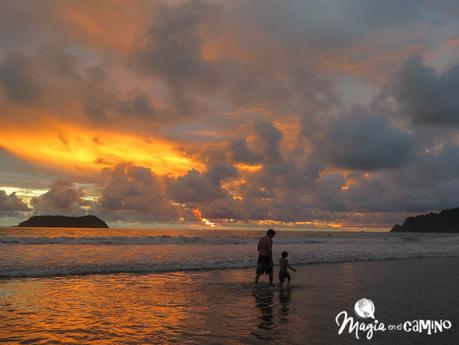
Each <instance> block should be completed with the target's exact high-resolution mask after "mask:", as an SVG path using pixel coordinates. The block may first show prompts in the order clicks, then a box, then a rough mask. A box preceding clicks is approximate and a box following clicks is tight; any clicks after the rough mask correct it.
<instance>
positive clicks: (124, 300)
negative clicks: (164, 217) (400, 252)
mask: <svg viewBox="0 0 459 345" xmlns="http://www.w3.org/2000/svg"><path fill="white" fill-rule="evenodd" d="M253 271H254V270H253V269H235V270H216V271H200V272H175V273H155V274H112V275H88V276H73V277H55V278H24V279H4V280H1V281H0V342H1V343H8V344H21V343H23V344H25V343H27V344H64V343H65V344H83V343H84V344H145V343H149V344H168V343H179V344H265V343H270V344H355V343H356V342H357V343H371V344H457V343H458V341H459V324H458V321H459V320H458V319H459V318H458V315H459V312H458V310H459V258H438V259H430V258H429V259H410V260H394V261H375V262H352V263H339V264H315V265H305V266H299V267H298V272H293V273H292V279H293V280H292V286H291V288H290V289H283V290H280V289H279V288H278V287H275V288H273V289H271V288H269V287H268V286H267V284H266V283H261V284H259V285H258V286H254V285H253V284H252V283H251V282H252V280H253V273H254V272H253ZM276 274H277V272H276ZM266 278H267V277H264V281H265V282H266ZM276 280H277V277H276ZM362 297H366V298H370V299H371V300H372V301H373V302H374V303H375V307H376V312H375V317H376V318H377V319H378V320H379V321H380V322H384V323H386V324H390V323H394V324H395V323H399V322H402V321H406V320H418V319H429V320H437V319H443V320H445V319H448V320H450V321H451V322H452V328H451V329H450V330H447V331H444V332H443V333H441V334H440V333H439V334H434V335H431V336H428V335H426V334H419V333H413V332H411V333H406V332H403V331H399V332H396V331H393V332H376V334H375V335H374V336H373V338H372V340H371V341H368V340H366V339H364V337H365V333H364V332H362V333H360V334H361V338H363V339H361V340H359V341H357V340H356V339H355V336H354V334H342V335H338V326H337V325H336V323H335V317H336V315H337V314H338V313H339V312H340V311H343V310H345V311H347V312H348V313H349V315H352V316H355V315H354V313H353V306H354V303H355V302H356V300H358V299H360V298H362Z"/></svg>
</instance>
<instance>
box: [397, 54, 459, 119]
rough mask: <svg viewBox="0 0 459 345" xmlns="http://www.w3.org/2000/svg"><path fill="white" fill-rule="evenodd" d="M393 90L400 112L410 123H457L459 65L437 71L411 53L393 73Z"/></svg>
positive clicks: (458, 109)
mask: <svg viewBox="0 0 459 345" xmlns="http://www.w3.org/2000/svg"><path fill="white" fill-rule="evenodd" d="M393 93H394V97H395V99H396V100H397V102H398V103H399V104H400V106H401V109H400V115H401V116H406V117H407V118H408V119H409V120H410V121H411V122H412V123H413V124H414V125H424V126H458V125H459V65H454V66H451V67H449V68H448V69H446V70H445V71H443V72H441V73H440V72H436V71H435V70H434V68H433V67H429V66H426V64H425V63H424V62H423V61H422V59H421V58H420V57H413V58H411V59H409V60H408V61H406V62H405V63H404V64H403V66H402V68H401V70H400V72H399V74H398V75H397V76H396V80H395V82H394V89H393Z"/></svg>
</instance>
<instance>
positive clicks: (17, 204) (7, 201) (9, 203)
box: [0, 190, 30, 212]
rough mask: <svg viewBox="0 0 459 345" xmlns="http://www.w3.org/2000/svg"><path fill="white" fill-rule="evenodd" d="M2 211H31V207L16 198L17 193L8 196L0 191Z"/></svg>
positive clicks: (0, 210)
mask: <svg viewBox="0 0 459 345" xmlns="http://www.w3.org/2000/svg"><path fill="white" fill-rule="evenodd" d="M2 211H30V209H29V207H28V206H27V205H26V204H25V203H24V202H23V201H22V200H21V199H19V198H18V197H17V196H16V193H11V194H9V195H8V194H6V192H5V191H3V190H0V212H2Z"/></svg>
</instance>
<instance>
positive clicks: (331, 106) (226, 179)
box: [0, 0, 459, 228]
mask: <svg viewBox="0 0 459 345" xmlns="http://www.w3.org/2000/svg"><path fill="white" fill-rule="evenodd" d="M458 11H459V5H458V3H457V1H452V0H445V1H435V2H432V1H414V0H408V1H403V2H400V1H396V0H389V1H372V0H371V1H369V0H356V1H353V2H351V3H347V2H346V3H345V2H342V1H338V0H331V1H326V2H325V1H319V0H317V1H315V0H313V1H303V0H292V1H288V2H279V1H271V0H254V1H239V0H235V1H220V0H216V1H206V0H184V1H155V2H145V1H136V0H133V1H124V0H111V1H106V0H98V1H92V2H90V3H89V2H66V1H54V0H44V1H40V2H39V3H38V2H33V3H29V2H28V3H25V2H23V1H9V0H3V1H1V0H0V41H1V42H2V43H1V44H0V114H1V115H0V190H4V191H8V193H5V192H3V194H0V209H7V208H8V209H11V212H23V211H27V209H28V206H27V205H30V207H32V209H33V210H32V211H33V212H35V213H61V214H82V213H86V212H95V213H97V214H99V215H102V216H103V217H104V218H106V219H108V220H109V221H112V222H116V221H118V220H121V221H127V222H131V223H137V224H139V223H143V222H144V223H148V224H152V223H154V222H172V223H179V224H184V223H186V222H196V221H197V222H199V223H200V224H211V223H209V222H217V223H218V224H220V225H221V224H224V225H228V224H234V223H240V224H247V225H251V224H266V222H281V223H283V224H287V225H288V226H304V227H325V228H326V227H331V226H344V227H346V226H371V227H373V226H375V227H377V226H390V225H392V223H394V222H400V220H401V219H403V217H404V216H406V215H407V214H411V213H417V212H425V211H430V210H432V211H433V210H438V209H440V208H444V207H453V206H457V203H458V202H459V200H458V199H457V195H458V193H459V180H458V178H457V176H459V171H458V169H459V168H458V167H459V156H458V145H459V136H458V135H457V133H456V132H457V131H456V129H457V126H458V124H459V115H458V114H459V101H458V100H459V97H458V96H459V95H458V92H457V90H458V89H459V67H458V64H457V61H458V59H459V22H458V21H457V13H458ZM53 181H70V182H66V183H62V182H53ZM48 186H51V187H50V188H49V187H48ZM14 191H18V192H17V194H11V193H12V192H14ZM19 191H21V192H19ZM8 212H10V211H8Z"/></svg>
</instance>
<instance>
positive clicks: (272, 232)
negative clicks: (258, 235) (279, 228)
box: [266, 229, 276, 238]
mask: <svg viewBox="0 0 459 345" xmlns="http://www.w3.org/2000/svg"><path fill="white" fill-rule="evenodd" d="M275 234H276V232H275V231H274V230H273V229H269V230H268V231H267V232H266V235H268V236H269V237H271V238H273V237H274V235H275Z"/></svg>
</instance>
